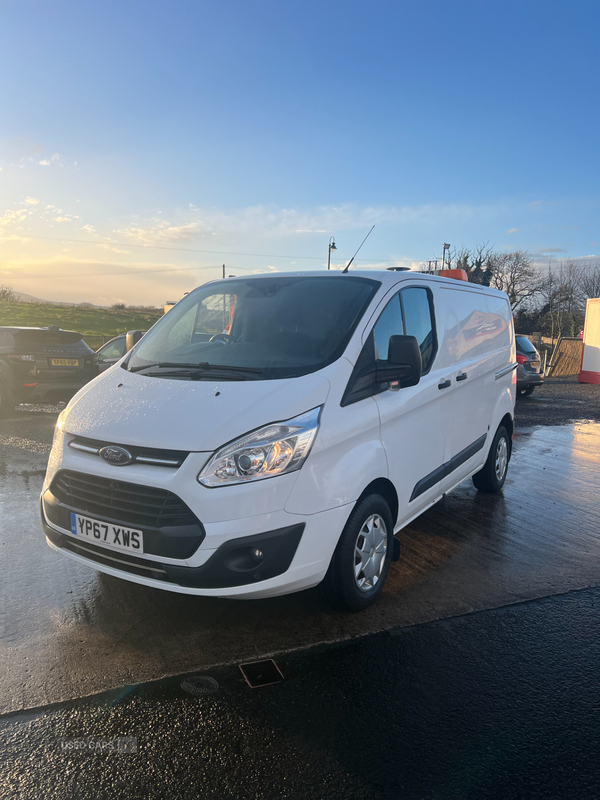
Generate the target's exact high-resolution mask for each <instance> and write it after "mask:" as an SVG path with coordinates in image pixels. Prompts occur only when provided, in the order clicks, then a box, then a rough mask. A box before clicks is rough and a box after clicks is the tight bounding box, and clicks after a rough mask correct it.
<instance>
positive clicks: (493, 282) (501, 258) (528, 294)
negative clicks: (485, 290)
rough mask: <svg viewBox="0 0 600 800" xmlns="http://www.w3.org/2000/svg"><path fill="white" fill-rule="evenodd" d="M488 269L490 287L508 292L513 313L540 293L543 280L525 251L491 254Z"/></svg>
mask: <svg viewBox="0 0 600 800" xmlns="http://www.w3.org/2000/svg"><path fill="white" fill-rule="evenodd" d="M488 269H489V270H490V272H491V275H490V283H489V285H490V286H493V287H494V289H500V290H501V291H503V292H506V294H507V295H508V299H509V300H510V305H511V308H512V310H513V313H514V312H515V311H516V310H517V308H519V306H521V305H522V304H523V303H525V302H526V301H528V300H530V299H532V298H534V297H535V296H536V295H537V294H538V293H539V292H540V289H541V286H542V279H541V277H540V274H539V272H538V270H537V269H536V267H535V266H534V264H533V261H532V260H531V257H530V255H529V253H527V252H526V251H524V250H515V251H514V252H512V253H490V255H489V258H488Z"/></svg>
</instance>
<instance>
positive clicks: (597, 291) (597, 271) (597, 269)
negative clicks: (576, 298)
mask: <svg viewBox="0 0 600 800" xmlns="http://www.w3.org/2000/svg"><path fill="white" fill-rule="evenodd" d="M579 288H580V290H581V294H582V295H583V298H584V299H585V300H587V299H588V298H590V297H600V262H598V261H597V262H596V263H595V264H592V265H590V266H585V267H582V269H581V272H580V273H579Z"/></svg>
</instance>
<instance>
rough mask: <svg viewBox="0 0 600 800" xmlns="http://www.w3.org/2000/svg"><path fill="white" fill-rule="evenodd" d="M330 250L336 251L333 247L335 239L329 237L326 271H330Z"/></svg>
mask: <svg viewBox="0 0 600 800" xmlns="http://www.w3.org/2000/svg"><path fill="white" fill-rule="evenodd" d="M332 250H337V247H336V246H335V239H334V238H333V236H330V237H329V249H328V251H327V269H331V251H332Z"/></svg>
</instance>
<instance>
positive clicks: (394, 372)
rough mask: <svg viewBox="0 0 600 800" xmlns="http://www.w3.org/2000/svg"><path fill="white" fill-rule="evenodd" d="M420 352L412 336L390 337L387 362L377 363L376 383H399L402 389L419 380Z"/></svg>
mask: <svg viewBox="0 0 600 800" xmlns="http://www.w3.org/2000/svg"><path fill="white" fill-rule="evenodd" d="M422 368H423V362H422V361H421V350H420V349H419V343H418V342H417V340H416V338H415V337H414V336H390V344H389V349H388V359H387V361H378V362H377V382H378V383H384V382H385V381H400V385H401V386H402V388H405V387H407V386H416V385H417V383H419V381H420V380H421V370H422Z"/></svg>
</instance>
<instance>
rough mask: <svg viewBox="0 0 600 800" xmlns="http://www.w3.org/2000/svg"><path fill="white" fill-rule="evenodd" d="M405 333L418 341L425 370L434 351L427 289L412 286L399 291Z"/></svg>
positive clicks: (431, 360)
mask: <svg viewBox="0 0 600 800" xmlns="http://www.w3.org/2000/svg"><path fill="white" fill-rule="evenodd" d="M400 296H401V298H402V310H403V312H404V324H405V326H406V331H405V332H406V335H407V336H414V337H415V338H416V340H417V342H418V343H419V348H420V350H421V359H422V361H423V372H424V373H425V372H427V371H428V370H429V367H430V366H431V364H432V362H433V358H434V356H435V351H436V339H435V333H434V329H433V320H432V314H431V306H430V304H429V292H428V291H427V289H420V288H417V287H413V288H411V289H403V290H402V291H401V292H400Z"/></svg>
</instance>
